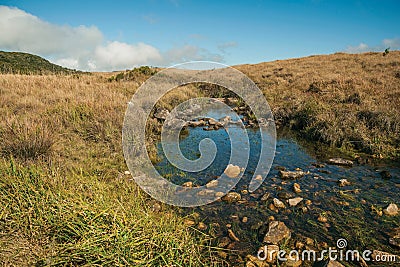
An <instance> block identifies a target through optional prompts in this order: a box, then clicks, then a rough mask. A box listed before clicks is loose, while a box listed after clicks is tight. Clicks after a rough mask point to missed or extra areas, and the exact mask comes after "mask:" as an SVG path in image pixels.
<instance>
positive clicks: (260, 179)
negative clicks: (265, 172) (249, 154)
mask: <svg viewBox="0 0 400 267" xmlns="http://www.w3.org/2000/svg"><path fill="white" fill-rule="evenodd" d="M254 179H255V180H257V181H262V179H263V177H262V176H261V175H259V174H258V175H256V178H254Z"/></svg>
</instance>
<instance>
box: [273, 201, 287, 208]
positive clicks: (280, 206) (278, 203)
mask: <svg viewBox="0 0 400 267" xmlns="http://www.w3.org/2000/svg"><path fill="white" fill-rule="evenodd" d="M273 202H274V206H275V207H277V208H282V209H284V208H286V206H285V204H284V203H283V202H282V201H280V200H279V199H277V198H274V199H273Z"/></svg>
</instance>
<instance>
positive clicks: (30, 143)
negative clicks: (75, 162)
mask: <svg viewBox="0 0 400 267" xmlns="http://www.w3.org/2000/svg"><path fill="white" fill-rule="evenodd" d="M0 136H1V139H2V140H3V144H2V145H1V153H2V154H3V155H5V156H13V157H15V158H19V159H23V160H29V159H33V160H34V159H37V158H40V157H44V156H48V155H49V154H50V153H51V150H52V147H53V145H54V135H53V130H52V129H51V128H49V126H47V125H45V124H44V123H43V122H41V123H38V124H35V123H33V122H28V121H23V122H22V121H17V120H16V121H13V122H8V123H7V124H6V128H5V129H3V130H2V131H1V133H0Z"/></svg>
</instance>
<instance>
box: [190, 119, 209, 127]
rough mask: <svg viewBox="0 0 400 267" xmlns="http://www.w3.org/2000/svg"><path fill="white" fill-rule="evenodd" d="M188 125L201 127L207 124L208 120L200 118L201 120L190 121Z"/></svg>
mask: <svg viewBox="0 0 400 267" xmlns="http://www.w3.org/2000/svg"><path fill="white" fill-rule="evenodd" d="M188 125H189V126H190V127H200V126H204V125H206V122H205V121H203V120H199V121H189V123H188Z"/></svg>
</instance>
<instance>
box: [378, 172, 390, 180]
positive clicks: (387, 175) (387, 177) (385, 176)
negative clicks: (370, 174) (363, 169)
mask: <svg viewBox="0 0 400 267" xmlns="http://www.w3.org/2000/svg"><path fill="white" fill-rule="evenodd" d="M380 175H381V177H382V179H385V180H388V179H390V178H392V175H391V174H390V172H388V171H381V172H380Z"/></svg>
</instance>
